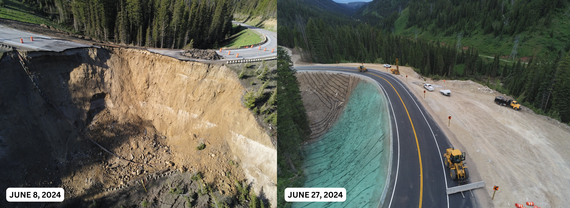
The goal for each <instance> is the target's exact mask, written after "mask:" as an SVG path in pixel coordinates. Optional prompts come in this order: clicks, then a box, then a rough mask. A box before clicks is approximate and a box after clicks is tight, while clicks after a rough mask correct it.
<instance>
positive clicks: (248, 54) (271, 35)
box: [216, 21, 277, 61]
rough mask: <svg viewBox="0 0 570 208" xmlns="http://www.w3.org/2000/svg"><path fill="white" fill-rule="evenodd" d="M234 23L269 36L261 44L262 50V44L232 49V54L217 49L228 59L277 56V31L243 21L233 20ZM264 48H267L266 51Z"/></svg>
mask: <svg viewBox="0 0 570 208" xmlns="http://www.w3.org/2000/svg"><path fill="white" fill-rule="evenodd" d="M233 23H234V24H240V25H241V26H243V27H245V28H247V29H249V30H253V31H255V32H258V33H260V34H261V35H263V36H265V37H267V42H266V43H264V44H263V45H260V46H261V50H260V49H259V47H260V46H257V47H254V48H242V49H233V50H230V52H231V54H230V55H228V50H222V52H220V51H219V50H217V51H216V53H218V54H219V55H221V56H223V57H224V59H225V60H226V61H229V60H239V59H255V58H268V57H273V56H277V33H275V32H271V31H268V30H264V29H261V28H257V27H254V26H251V25H247V24H244V23H241V22H236V21H233ZM264 49H267V50H266V51H264ZM272 49H275V51H273V53H272V52H271V50H272ZM238 53H239V56H238V57H237V58H236V54H238Z"/></svg>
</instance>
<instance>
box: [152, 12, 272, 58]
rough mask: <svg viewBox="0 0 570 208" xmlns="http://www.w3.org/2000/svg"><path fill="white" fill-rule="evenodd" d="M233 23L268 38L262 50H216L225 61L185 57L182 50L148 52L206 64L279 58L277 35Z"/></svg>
mask: <svg viewBox="0 0 570 208" xmlns="http://www.w3.org/2000/svg"><path fill="white" fill-rule="evenodd" d="M233 23H234V24H241V25H242V26H244V27H246V28H247V29H250V30H253V31H256V32H258V33H260V34H262V35H263V36H266V37H267V42H266V43H264V44H263V45H261V50H259V46H258V47H254V48H242V49H230V50H222V52H220V50H216V53H218V55H220V56H222V57H224V59H221V60H217V61H210V60H201V59H193V58H189V57H186V56H183V55H182V54H181V53H182V52H183V51H184V50H181V49H166V48H149V49H148V50H149V51H151V52H154V53H159V54H162V55H166V56H170V57H173V58H177V59H180V60H188V61H199V62H205V63H217V62H226V61H232V60H243V59H262V58H271V57H276V56H277V33H275V32H271V31H268V30H264V29H261V28H257V27H254V26H250V25H246V24H244V23H240V22H236V21H233ZM265 48H267V50H266V51H264V49H265ZM271 49H275V51H274V52H273V53H272V52H271ZM228 51H229V52H230V55H228ZM238 53H239V56H238V57H236V55H238Z"/></svg>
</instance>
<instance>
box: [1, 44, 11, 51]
mask: <svg viewBox="0 0 570 208" xmlns="http://www.w3.org/2000/svg"><path fill="white" fill-rule="evenodd" d="M0 50H3V51H11V50H14V47H12V46H9V45H4V44H1V43H0Z"/></svg>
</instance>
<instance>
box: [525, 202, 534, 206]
mask: <svg viewBox="0 0 570 208" xmlns="http://www.w3.org/2000/svg"><path fill="white" fill-rule="evenodd" d="M526 205H528V206H534V202H526Z"/></svg>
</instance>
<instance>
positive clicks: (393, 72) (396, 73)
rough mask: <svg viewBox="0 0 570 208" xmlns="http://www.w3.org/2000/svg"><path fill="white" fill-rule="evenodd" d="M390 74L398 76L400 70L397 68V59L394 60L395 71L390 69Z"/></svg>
mask: <svg viewBox="0 0 570 208" xmlns="http://www.w3.org/2000/svg"><path fill="white" fill-rule="evenodd" d="M390 72H392V74H395V75H400V68H399V67H398V58H396V69H392V68H391V69H390Z"/></svg>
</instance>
